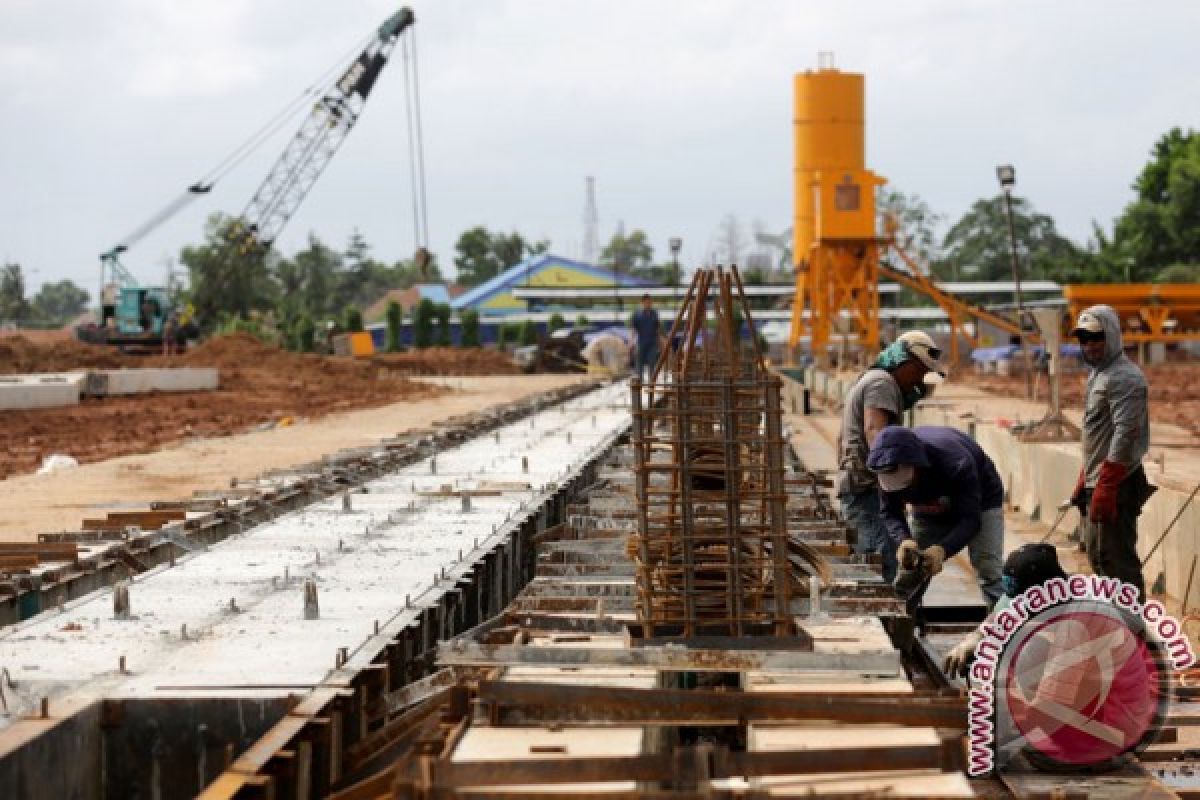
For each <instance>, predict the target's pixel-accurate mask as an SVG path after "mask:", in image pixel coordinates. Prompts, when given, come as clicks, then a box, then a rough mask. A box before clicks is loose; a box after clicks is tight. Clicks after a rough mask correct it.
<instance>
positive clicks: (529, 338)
mask: <svg viewBox="0 0 1200 800" xmlns="http://www.w3.org/2000/svg"><path fill="white" fill-rule="evenodd" d="M537 340H538V330H537V325H536V324H534V321H533V320H531V319H527V320H525V321H524V322H522V323H521V338H520V341H521V345H522V346H523V347H527V346H529V345H531V344H537Z"/></svg>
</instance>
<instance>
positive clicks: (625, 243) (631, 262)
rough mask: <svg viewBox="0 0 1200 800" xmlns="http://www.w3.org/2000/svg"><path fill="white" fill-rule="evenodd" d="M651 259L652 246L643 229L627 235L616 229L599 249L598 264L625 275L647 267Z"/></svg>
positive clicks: (652, 253)
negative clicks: (601, 248)
mask: <svg viewBox="0 0 1200 800" xmlns="http://www.w3.org/2000/svg"><path fill="white" fill-rule="evenodd" d="M653 261H654V248H653V247H651V246H650V242H649V241H648V239H647V237H646V232H645V231H643V230H635V231H633V232H631V233H630V234H629V235H628V236H627V235H625V233H624V232H623V231H617V232H616V233H615V234H613V237H612V239H610V240H609V242H608V244H607V245H605V246H604V249H603V250H601V251H600V266H602V267H605V268H607V269H611V270H613V271H614V272H623V273H625V274H626V275H630V274H632V273H633V272H634V270H644V269H647V268H648V267H649V266H650V265H651V264H652V263H653Z"/></svg>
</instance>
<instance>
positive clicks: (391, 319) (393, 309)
mask: <svg viewBox="0 0 1200 800" xmlns="http://www.w3.org/2000/svg"><path fill="white" fill-rule="evenodd" d="M403 324H404V309H402V308H400V304H399V303H397V302H396V301H395V300H393V301H391V302H390V303H388V304H387V351H388V352H389V353H398V352H399V351H400V327H401V325H403Z"/></svg>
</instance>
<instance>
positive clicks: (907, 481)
mask: <svg viewBox="0 0 1200 800" xmlns="http://www.w3.org/2000/svg"><path fill="white" fill-rule="evenodd" d="M916 472H917V470H916V467H914V466H913V465H912V464H896V465H894V466H892V467H891V468H890V469H888V470H881V471H879V472H876V473H875V474H876V476H878V478H879V488H880V489H883V490H884V491H885V492H899V491H903V490H904V489H907V488H908V487H909V486H911V485H912V482H913V477H914V476H915V475H916Z"/></svg>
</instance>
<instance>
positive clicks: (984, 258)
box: [933, 195, 1080, 281]
mask: <svg viewBox="0 0 1200 800" xmlns="http://www.w3.org/2000/svg"><path fill="white" fill-rule="evenodd" d="M1012 216H1013V230H1014V238H1015V239H1016V242H1017V253H1018V255H1019V258H1020V265H1021V277H1022V278H1024V279H1026V280H1035V279H1043V278H1045V279H1055V280H1062V279H1064V278H1067V277H1069V276H1070V275H1071V274H1072V271H1073V270H1074V269H1075V268H1076V265H1077V264H1078V262H1079V260H1080V252H1079V249H1078V248H1077V247H1076V246H1075V245H1074V244H1072V243H1071V241H1070V240H1068V239H1066V238H1064V237H1062V236H1060V235H1059V234H1058V231H1057V230H1056V229H1055V226H1054V220H1053V219H1051V218H1050V217H1048V216H1046V215H1045V214H1038V213H1036V212H1035V211H1034V210H1033V207H1032V206H1031V205H1030V204H1029V202H1028V201H1027V200H1025V199H1023V198H1019V197H1014V198H1012ZM933 272H934V275H935V276H936V277H937V278H939V279H941V280H978V281H1003V280H1012V249H1011V245H1010V243H1009V235H1008V221H1007V219H1006V216H1005V209H1004V196H1003V195H997V196H996V197H992V198H984V199H981V200H977V201H975V204H974V205H973V206H971V209H970V210H969V211H967V213H966V214H964V215H963V216H962V218H961V219H959V220H958V222H956V223H954V226H953V227H951V228H950V230H949V232H947V234H946V238H945V239H943V241H942V257H941V258H939V259H938V260H937V261H936V262H935V263H934V266H933Z"/></svg>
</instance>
